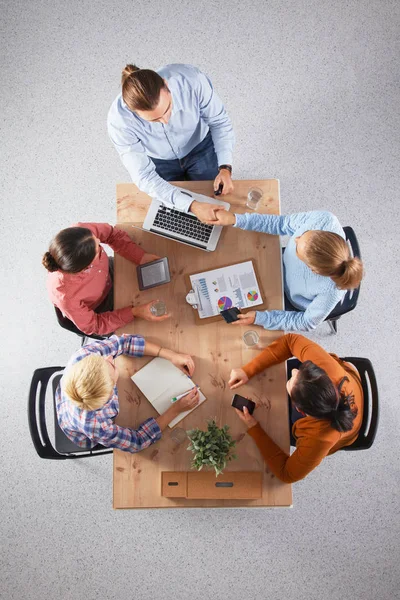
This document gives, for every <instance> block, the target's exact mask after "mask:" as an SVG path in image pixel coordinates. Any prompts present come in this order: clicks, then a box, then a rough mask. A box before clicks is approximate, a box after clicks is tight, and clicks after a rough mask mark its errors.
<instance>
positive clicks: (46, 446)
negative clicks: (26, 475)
mask: <svg viewBox="0 0 400 600" xmlns="http://www.w3.org/2000/svg"><path fill="white" fill-rule="evenodd" d="M63 370H64V367H45V368H43V369H36V371H35V372H34V373H33V377H32V381H31V387H30V390H29V398H28V422H29V430H30V433H31V437H32V442H33V445H34V446H35V450H36V452H37V453H38V455H39V456H40V457H41V458H48V459H52V460H65V459H66V458H85V457H88V456H100V455H102V454H110V453H111V452H112V450H111V449H109V448H108V449H107V448H104V446H101V445H100V444H98V445H97V446H94V447H93V448H91V449H87V448H82V447H81V446H77V445H76V444H74V443H73V442H72V441H71V440H70V439H69V438H68V437H67V436H66V435H65V433H64V432H63V431H62V429H61V428H60V426H59V424H58V421H57V411H56V406H55V392H56V389H57V386H58V384H59V381H60V379H61V376H62V371H63ZM50 379H52V381H53V386H52V399H53V408H54V410H53V413H54V433H55V447H54V446H53V444H52V443H51V440H50V437H49V434H48V430H47V424H46V408H45V405H46V391H47V387H48V384H49V381H50Z"/></svg>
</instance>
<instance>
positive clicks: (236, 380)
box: [228, 369, 249, 390]
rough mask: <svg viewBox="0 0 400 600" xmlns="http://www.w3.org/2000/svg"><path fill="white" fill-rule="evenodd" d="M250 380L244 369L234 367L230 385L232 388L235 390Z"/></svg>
mask: <svg viewBox="0 0 400 600" xmlns="http://www.w3.org/2000/svg"><path fill="white" fill-rule="evenodd" d="M248 380H249V378H248V377H247V375H246V372H245V371H244V370H243V369H232V371H231V374H230V377H229V381H228V385H229V387H230V389H231V390H235V389H236V388H238V387H240V386H241V385H244V384H245V383H247V382H248Z"/></svg>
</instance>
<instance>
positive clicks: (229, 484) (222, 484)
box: [215, 481, 233, 487]
mask: <svg viewBox="0 0 400 600" xmlns="http://www.w3.org/2000/svg"><path fill="white" fill-rule="evenodd" d="M215 487H233V482H232V481H217V482H216V484H215Z"/></svg>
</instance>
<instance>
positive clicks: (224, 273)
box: [190, 260, 263, 319]
mask: <svg viewBox="0 0 400 600" xmlns="http://www.w3.org/2000/svg"><path fill="white" fill-rule="evenodd" d="M190 282H191V284H192V289H193V291H194V292H195V294H196V298H197V300H198V310H199V317H200V319H206V318H207V317H213V316H215V315H218V314H219V313H220V312H221V310H226V309H227V308H232V306H236V307H237V308H240V309H242V308H249V307H253V306H257V305H259V304H262V303H263V299H262V297H261V293H260V288H259V286H258V282H257V277H256V274H255V272H254V268H253V263H252V262H251V260H249V261H247V262H244V263H239V264H237V265H231V266H230V267H221V268H220V269H214V270H212V271H206V272H205V273H197V274H196V275H191V276H190Z"/></svg>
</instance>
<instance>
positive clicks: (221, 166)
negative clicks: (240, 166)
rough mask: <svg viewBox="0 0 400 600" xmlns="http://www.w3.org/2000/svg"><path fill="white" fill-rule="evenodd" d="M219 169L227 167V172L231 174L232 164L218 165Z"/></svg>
mask: <svg viewBox="0 0 400 600" xmlns="http://www.w3.org/2000/svg"><path fill="white" fill-rule="evenodd" d="M221 169H227V170H228V171H229V173H230V174H231V175H232V165H220V166H219V167H218V171H220V170H221Z"/></svg>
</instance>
